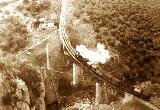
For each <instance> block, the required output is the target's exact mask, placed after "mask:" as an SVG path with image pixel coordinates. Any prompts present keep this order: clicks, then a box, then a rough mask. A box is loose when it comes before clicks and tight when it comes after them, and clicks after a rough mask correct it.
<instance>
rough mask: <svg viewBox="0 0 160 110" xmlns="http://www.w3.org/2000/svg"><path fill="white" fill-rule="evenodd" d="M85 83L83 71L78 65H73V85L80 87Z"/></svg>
mask: <svg viewBox="0 0 160 110" xmlns="http://www.w3.org/2000/svg"><path fill="white" fill-rule="evenodd" d="M82 81H83V69H82V67H80V66H79V65H78V64H76V63H73V82H72V83H73V85H78V84H80V83H81V82H82Z"/></svg>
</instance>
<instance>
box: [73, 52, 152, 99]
mask: <svg viewBox="0 0 160 110" xmlns="http://www.w3.org/2000/svg"><path fill="white" fill-rule="evenodd" d="M76 59H77V60H78V61H80V62H81V63H82V64H83V65H84V66H85V67H87V69H89V70H90V71H91V72H93V73H94V74H95V75H96V76H98V77H99V78H101V79H103V80H106V81H108V82H110V83H111V84H112V85H116V86H118V87H121V86H123V87H126V89H127V90H126V91H127V92H129V93H131V94H133V95H134V96H137V97H139V98H141V99H143V100H146V101H147V100H149V99H150V95H144V94H143V93H141V92H140V93H139V92H137V91H134V87H132V86H128V85H125V84H123V82H122V81H121V80H119V79H117V78H116V77H114V76H112V75H111V74H108V73H105V74H104V73H102V72H101V71H99V70H98V69H97V68H94V67H93V66H92V65H89V64H88V63H87V62H89V60H88V59H85V58H83V57H82V56H81V55H80V54H79V53H78V52H77V54H76Z"/></svg>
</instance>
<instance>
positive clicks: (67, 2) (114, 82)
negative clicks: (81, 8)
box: [59, 0, 160, 110]
mask: <svg viewBox="0 0 160 110" xmlns="http://www.w3.org/2000/svg"><path fill="white" fill-rule="evenodd" d="M70 8H71V0H62V1H61V14H60V27H59V31H60V39H61V41H62V43H63V45H64V47H65V48H66V50H67V51H68V53H69V54H70V55H71V57H72V58H73V59H74V60H75V61H76V62H77V63H78V64H80V65H82V66H83V67H84V68H86V69H88V70H89V71H90V73H92V74H93V75H94V76H96V77H97V78H98V79H99V80H101V81H103V82H104V83H106V84H108V85H109V86H111V87H113V88H115V89H117V90H118V91H122V92H126V93H129V94H131V95H133V96H135V97H136V98H137V99H138V100H139V101H141V102H142V103H144V104H146V105H147V106H149V107H150V108H153V109H154V110H160V104H159V103H158V104H157V103H155V100H154V99H152V100H149V99H148V101H146V99H147V98H148V97H146V96H145V95H143V94H141V93H139V92H136V91H134V88H133V87H131V86H128V85H124V84H121V83H120V82H121V81H120V80H119V79H117V78H115V77H113V76H112V75H111V74H108V73H105V74H104V73H103V72H101V71H99V70H96V69H95V68H93V67H92V66H90V65H88V64H87V62H86V61H85V60H84V59H83V58H82V56H80V55H78V54H77V52H76V50H75V49H74V48H73V47H72V45H71V43H70V41H69V38H68V36H67V34H66V30H65V26H66V24H67V23H66V20H67V14H69V12H70Z"/></svg>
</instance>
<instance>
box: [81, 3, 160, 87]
mask: <svg viewBox="0 0 160 110" xmlns="http://www.w3.org/2000/svg"><path fill="white" fill-rule="evenodd" d="M84 1H86V0H84ZM79 8H80V10H79V12H80V13H81V14H82V13H84V12H87V13H88V15H89V16H90V18H91V21H92V22H93V24H94V30H95V32H96V33H97V42H102V43H104V44H105V45H106V47H107V48H108V49H109V51H112V52H113V53H115V54H116V55H117V56H118V58H115V59H113V60H112V62H111V61H110V62H108V63H107V64H106V65H105V66H104V65H103V69H105V70H106V71H108V70H118V72H115V73H114V74H115V76H117V75H119V74H121V76H122V77H124V82H126V83H127V84H133V85H134V84H136V83H140V82H144V81H153V78H155V77H156V78H159V76H160V70H159V69H158V67H159V66H158V65H159V62H160V45H159V43H160V42H159V40H158V39H159V37H160V22H159V17H160V14H159V11H160V9H159V8H158V7H153V6H149V5H147V4H145V3H138V2H133V1H130V0H125V1H121V0H120V1H103V0H102V1H101V0H99V1H98V2H87V3H85V2H83V3H81V4H79ZM91 10H92V11H91ZM113 62H115V63H113Z"/></svg>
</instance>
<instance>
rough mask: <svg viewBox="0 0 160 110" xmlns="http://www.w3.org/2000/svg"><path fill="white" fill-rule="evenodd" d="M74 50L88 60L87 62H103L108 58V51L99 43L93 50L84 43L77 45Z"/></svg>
mask: <svg viewBox="0 0 160 110" xmlns="http://www.w3.org/2000/svg"><path fill="white" fill-rule="evenodd" d="M76 51H78V52H79V54H80V55H81V56H82V57H83V58H86V59H88V60H89V62H88V64H90V65H92V64H98V63H101V64H104V63H106V61H108V60H109V59H110V54H109V51H108V50H106V49H105V46H104V45H103V44H101V43H98V44H97V48H96V49H94V50H90V49H87V47H86V46H85V45H77V46H76Z"/></svg>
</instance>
